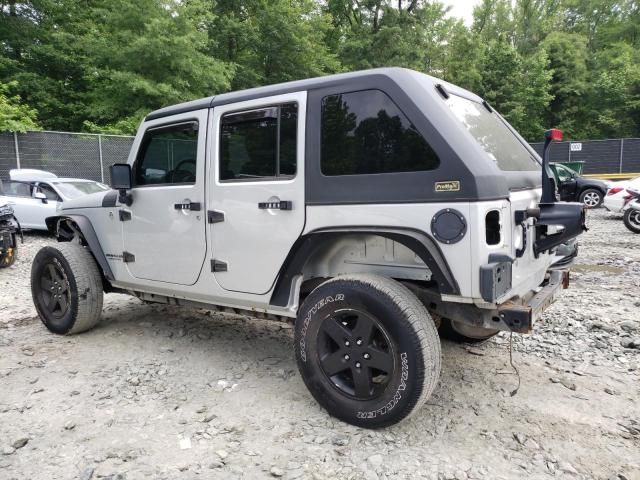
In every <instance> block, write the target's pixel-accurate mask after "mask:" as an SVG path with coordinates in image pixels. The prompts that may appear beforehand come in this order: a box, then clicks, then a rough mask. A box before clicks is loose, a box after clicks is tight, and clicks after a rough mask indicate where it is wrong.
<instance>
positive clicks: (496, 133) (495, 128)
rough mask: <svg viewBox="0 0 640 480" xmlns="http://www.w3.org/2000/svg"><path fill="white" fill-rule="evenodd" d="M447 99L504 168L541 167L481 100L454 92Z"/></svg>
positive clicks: (537, 168) (499, 166)
mask: <svg viewBox="0 0 640 480" xmlns="http://www.w3.org/2000/svg"><path fill="white" fill-rule="evenodd" d="M446 103H447V105H449V107H450V108H451V111H452V112H453V113H454V115H455V116H456V117H457V118H458V120H460V121H461V122H462V124H463V125H464V126H465V127H466V128H467V130H468V131H469V133H471V135H473V137H474V138H475V139H476V141H477V142H478V143H479V144H480V146H481V147H482V148H483V149H484V151H485V152H487V154H488V155H489V157H491V159H493V161H494V162H496V164H497V165H498V168H500V170H504V171H534V170H539V169H540V163H538V161H537V160H536V159H535V158H534V157H533V155H532V154H531V153H530V152H529V151H528V150H527V149H526V147H525V146H524V145H523V144H522V142H520V140H519V139H518V137H516V136H515V135H514V134H513V132H512V131H511V130H510V129H509V127H507V125H506V124H505V122H504V121H503V120H502V119H501V118H500V117H499V116H498V115H497V114H496V113H495V112H490V111H489V110H488V109H487V108H486V107H485V106H484V105H483V104H481V103H478V102H474V101H472V100H468V99H466V98H463V97H460V96H458V95H453V94H450V95H449V98H448V99H447V100H446Z"/></svg>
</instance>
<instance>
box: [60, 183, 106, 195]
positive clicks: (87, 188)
mask: <svg viewBox="0 0 640 480" xmlns="http://www.w3.org/2000/svg"><path fill="white" fill-rule="evenodd" d="M52 183H53V185H55V186H56V188H57V189H58V191H59V192H60V193H61V194H62V196H63V197H66V198H69V199H71V198H77V197H81V196H82V195H87V194H89V193H96V192H104V191H105V190H109V187H107V186H106V185H104V184H102V183H98V182H52Z"/></svg>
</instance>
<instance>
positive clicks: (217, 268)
mask: <svg viewBox="0 0 640 480" xmlns="http://www.w3.org/2000/svg"><path fill="white" fill-rule="evenodd" d="M211 271H212V272H226V271H227V262H223V261H220V260H215V259H213V260H211Z"/></svg>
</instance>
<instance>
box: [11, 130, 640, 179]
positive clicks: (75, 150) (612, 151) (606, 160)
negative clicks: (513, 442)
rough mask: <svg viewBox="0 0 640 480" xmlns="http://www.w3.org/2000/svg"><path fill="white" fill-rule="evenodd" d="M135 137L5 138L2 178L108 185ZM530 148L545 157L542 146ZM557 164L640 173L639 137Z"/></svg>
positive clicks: (557, 153) (561, 151)
mask: <svg viewBox="0 0 640 480" xmlns="http://www.w3.org/2000/svg"><path fill="white" fill-rule="evenodd" d="M132 143H133V137H128V136H120V135H97V134H88V133H66V132H27V133H0V179H7V178H9V170H11V169H13V168H37V169H40V170H46V171H49V172H52V173H55V174H56V175H58V176H60V177H62V176H64V177H76V178H87V179H91V180H96V181H101V182H104V183H107V184H108V183H109V182H110V181H111V179H110V177H109V166H111V165H112V164H114V163H123V162H126V161H127V158H128V156H129V150H130V149H131V145H132ZM531 146H532V147H533V148H534V149H535V150H536V151H537V152H538V153H539V154H540V155H542V148H543V144H542V143H532V144H531ZM551 161H552V162H561V163H562V162H574V161H579V162H584V168H583V173H587V174H602V175H606V174H626V173H629V174H631V173H638V174H640V138H620V139H614V140H587V141H584V142H558V143H554V144H553V145H552V146H551Z"/></svg>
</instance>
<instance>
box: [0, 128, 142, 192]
mask: <svg viewBox="0 0 640 480" xmlns="http://www.w3.org/2000/svg"><path fill="white" fill-rule="evenodd" d="M132 143H133V137H128V136H120V135H97V134H89V133H67V132H26V133H0V178H4V179H7V178H9V171H10V170H11V169H13V168H37V169H39V170H46V171H48V172H52V173H55V174H56V175H58V176H59V177H74V178H86V179H89V180H96V181H98V182H104V183H107V184H109V183H110V181H111V178H110V177H109V166H111V165H112V164H114V163H124V162H126V161H127V158H128V156H129V150H130V149H131V144H132Z"/></svg>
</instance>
